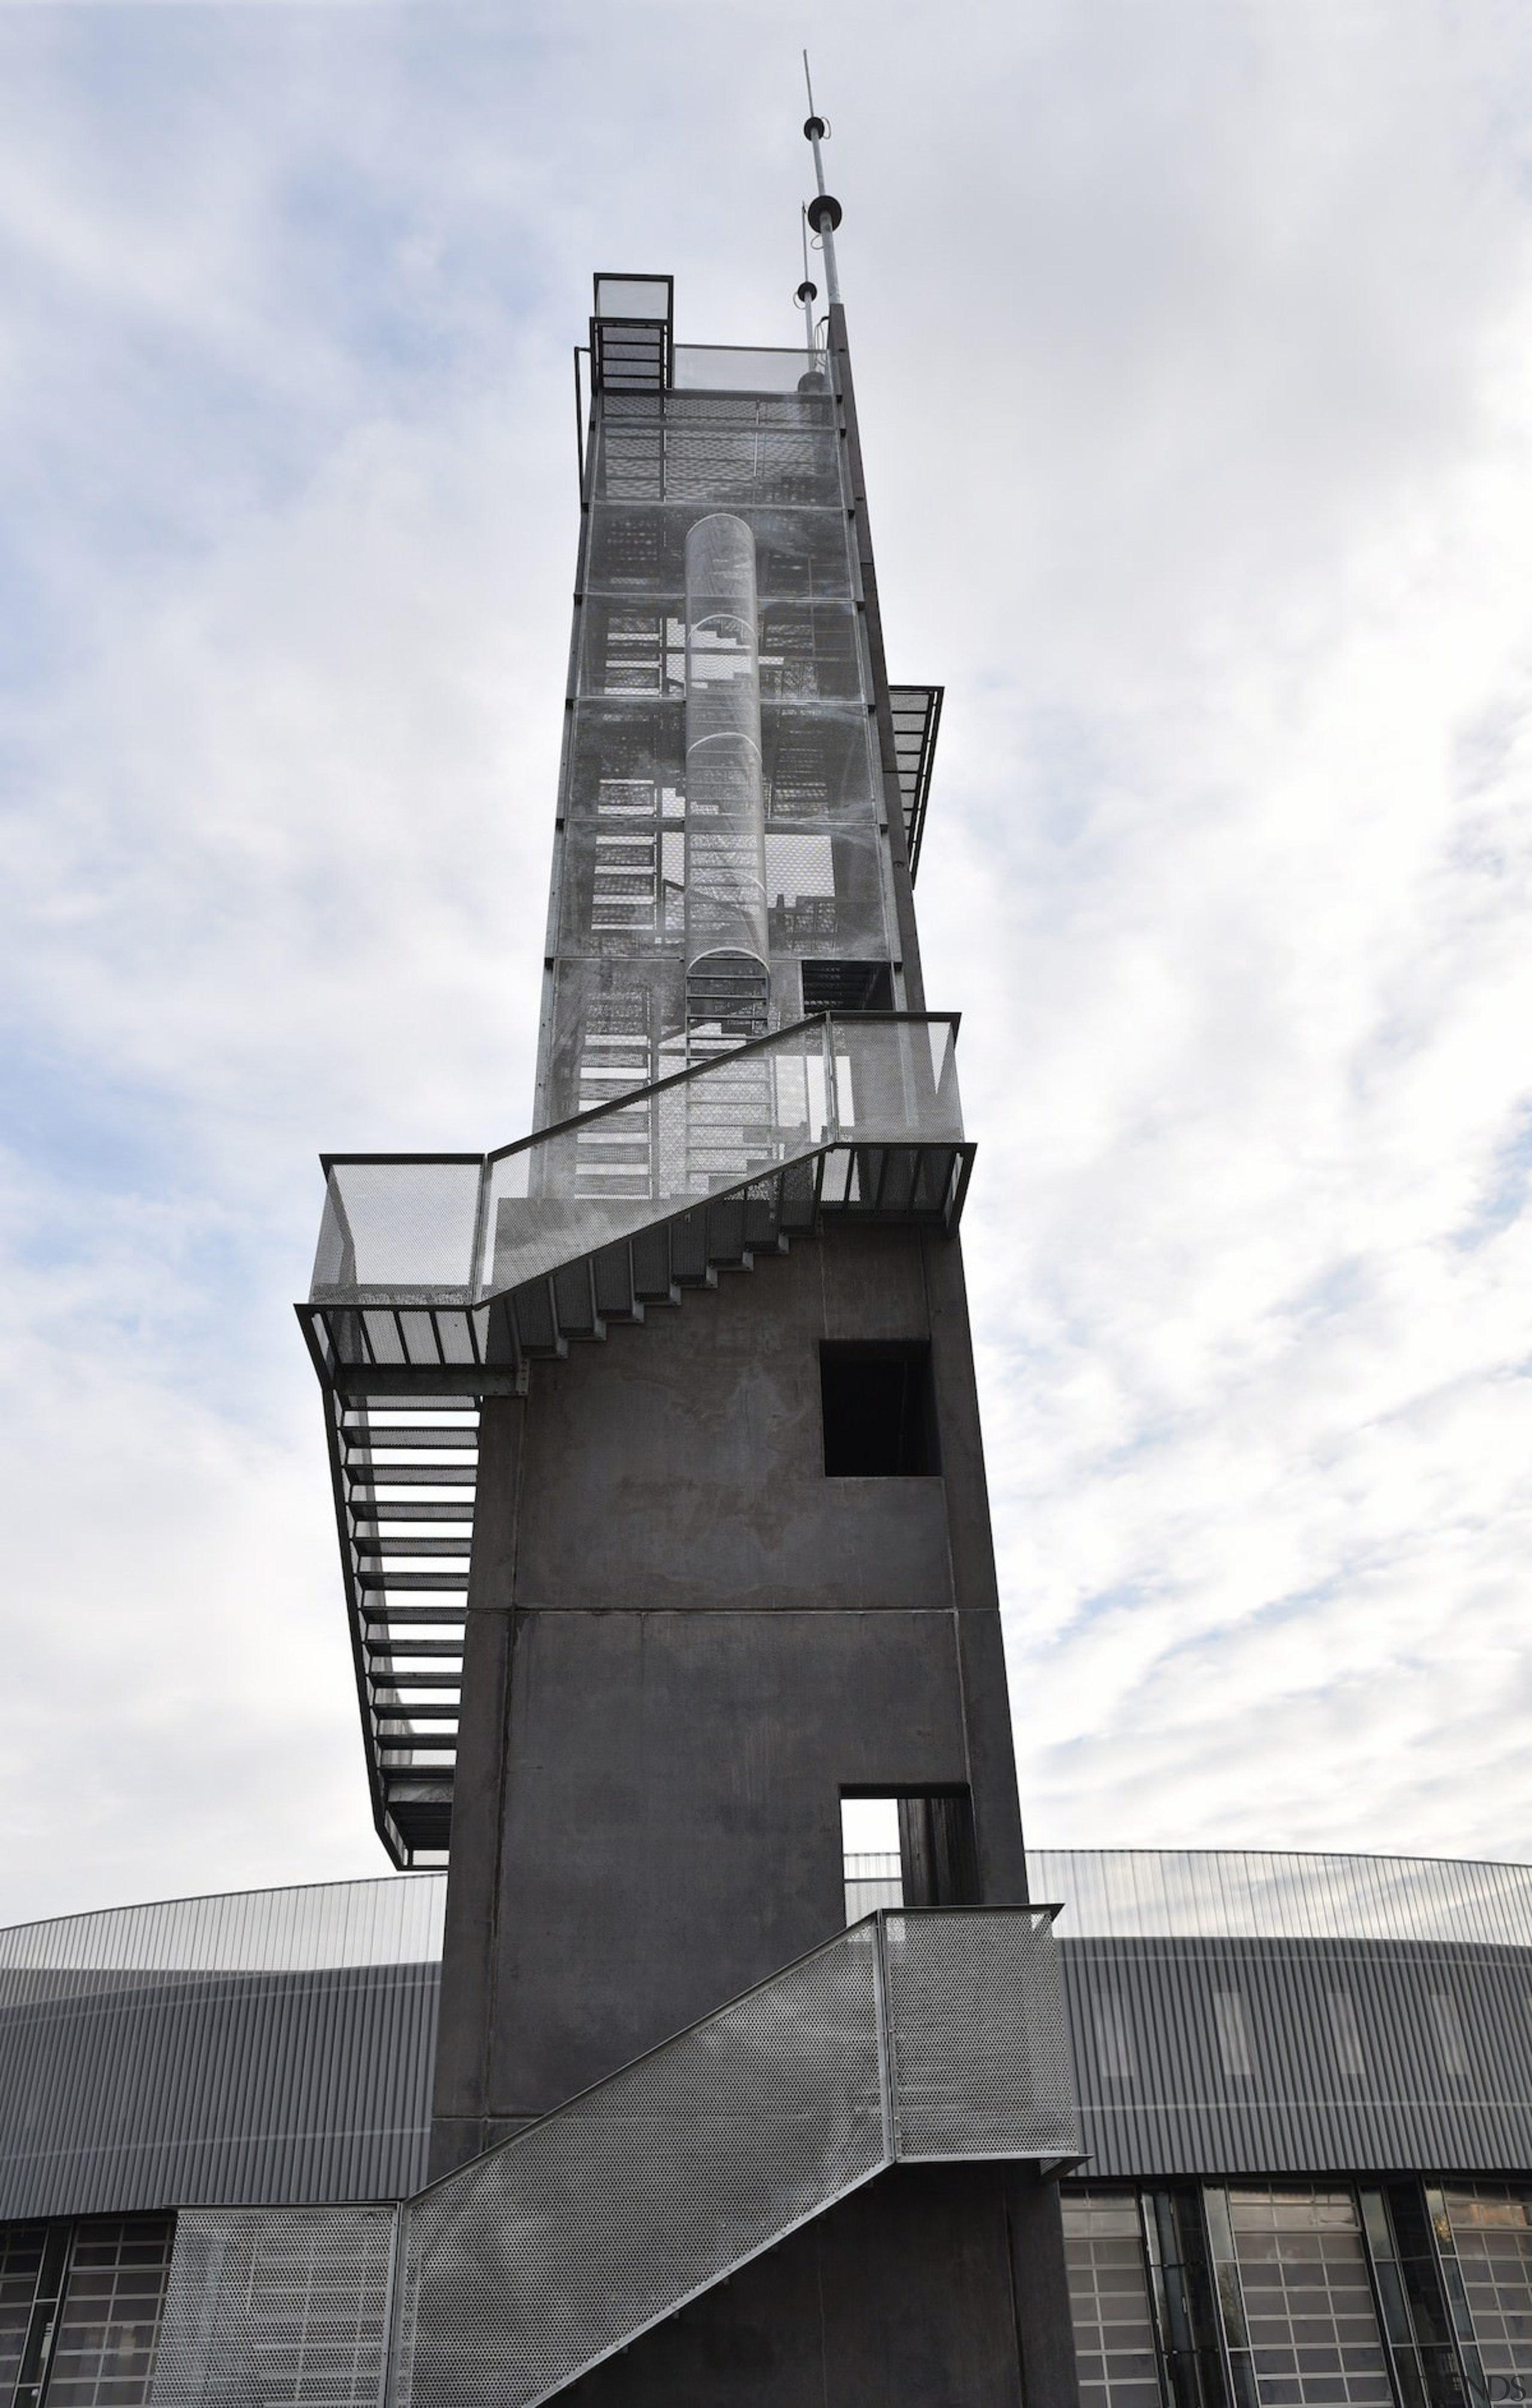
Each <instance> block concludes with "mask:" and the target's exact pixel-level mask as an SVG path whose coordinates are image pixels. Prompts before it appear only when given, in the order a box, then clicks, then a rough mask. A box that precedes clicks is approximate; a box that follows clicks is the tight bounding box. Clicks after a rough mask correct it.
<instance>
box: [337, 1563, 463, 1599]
mask: <svg viewBox="0 0 1532 2408" xmlns="http://www.w3.org/2000/svg"><path fill="white" fill-rule="evenodd" d="M357 1579H358V1580H359V1581H360V1583H361V1584H362V1586H363V1587H364V1588H388V1589H397V1590H399V1592H400V1593H401V1595H402V1594H404V1593H405V1592H406V1591H408V1590H409V1589H422V1590H423V1589H438V1588H460V1589H461V1588H466V1587H467V1585H468V1574H467V1571H466V1569H465V1570H462V1571H460V1572H376V1571H366V1570H363V1571H360V1572H358V1574H357Z"/></svg>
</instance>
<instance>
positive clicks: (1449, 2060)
mask: <svg viewBox="0 0 1532 2408" xmlns="http://www.w3.org/2000/svg"><path fill="white" fill-rule="evenodd" d="M1431 2021H1432V2022H1433V2023H1434V2024H1435V2026H1436V2028H1437V2046H1438V2047H1439V2049H1440V2051H1441V2064H1442V2071H1444V2072H1445V2073H1447V2074H1449V2075H1451V2076H1453V2078H1456V2077H1458V2076H1460V2075H1462V2074H1465V2073H1467V2071H1468V2043H1467V2042H1465V2040H1464V2038H1463V2020H1462V2017H1461V2016H1460V2015H1459V2014H1458V2012H1457V2000H1455V1999H1454V1998H1453V1994H1452V1992H1451V1991H1450V1990H1433V1991H1432V1993H1431Z"/></svg>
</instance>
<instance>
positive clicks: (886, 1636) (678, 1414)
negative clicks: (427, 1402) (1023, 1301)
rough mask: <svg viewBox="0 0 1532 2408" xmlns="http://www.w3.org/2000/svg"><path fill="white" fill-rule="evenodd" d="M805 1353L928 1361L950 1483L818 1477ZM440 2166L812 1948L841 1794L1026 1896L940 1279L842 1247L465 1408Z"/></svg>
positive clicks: (952, 1299) (835, 1237)
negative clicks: (926, 1810)
mask: <svg viewBox="0 0 1532 2408" xmlns="http://www.w3.org/2000/svg"><path fill="white" fill-rule="evenodd" d="M822 1339H861V1340H866V1339H904V1340H929V1342H930V1344H931V1347H932V1363H933V1377H934V1384H935V1391H936V1396H937V1411H938V1423H939V1436H940V1443H941V1451H942V1453H941V1460H942V1466H943V1469H942V1472H941V1474H940V1475H939V1476H934V1477H923V1478H912V1479H867V1480H843V1479H835V1480H832V1479H827V1478H826V1477H825V1475H824V1472H823V1451H822V1450H823V1440H822V1428H821V1416H820V1390H819V1346H820V1342H821V1340H822ZM481 1444H482V1449H483V1454H482V1469H481V1473H480V1507H479V1525H478V1533H477V1537H476V1542H475V1544H476V1553H475V1558H474V1564H473V1570H472V1581H471V1586H470V1593H469V1632H468V1641H467V1655H466V1662H465V1708H464V1726H463V1736H462V1743H461V1748H460V1754H459V1763H458V1777H457V1800H458V1802H457V1805H456V1808H455V1810H454V1816H455V1819H454V1825H453V1838H452V1868H451V1875H450V1880H449V1900H448V1929H447V1950H446V1959H445V1973H444V2012H443V2030H442V2042H441V2048H440V2054H439V2057H438V2070H437V2100H436V2115H437V2152H436V2157H435V2159H434V2162H435V2163H436V2165H437V2167H438V2168H444V2167H446V2166H447V2165H449V2164H451V2163H455V2162H457V2161H458V2160H459V2159H460V2158H461V2157H463V2156H464V2155H467V2154H471V2153H472V2151H473V2150H474V2149H475V2148H477V2147H480V2146H482V2145H484V2143H486V2142H487V2141H488V2140H490V2139H492V2138H494V2137H496V2136H497V2135H498V2134H499V2133H500V2132H502V2131H503V2130H505V2129H507V2128H509V2127H510V2126H512V2125H513V2124H514V2123H515V2122H516V2121H518V2120H520V2119H522V2118H523V2117H526V2116H528V2115H533V2114H540V2113H544V2112H546V2111H547V2110H548V2109H549V2108H551V2107H552V2106H555V2105H557V2104H558V2102H559V2101H560V2100H562V2099H565V2098H566V2097H568V2096H569V2095H570V2094H571V2093H573V2092H574V2091H576V2090H578V2089H580V2088H583V2087H584V2086H585V2085H588V2084H589V2083H591V2082H593V2081H595V2080H598V2079H599V2078H600V2077H601V2076H602V2075H603V2074H605V2073H607V2072H609V2071H612V2070H613V2069H614V2068H615V2067H616V2066H618V2065H620V2064H622V2063H623V2062H624V2061H625V2060H626V2059H627V2058H629V2057H634V2056H636V2055H637V2054H638V2053H639V2052H640V2051H642V2050H643V2049H646V2048H648V2047H650V2046H651V2045H652V2044H653V2043H654V2042H657V2041H660V2040H662V2039H664V2038H665V2037H666V2035H667V2034H668V2033H670V2032H671V2031H674V2030H676V2029H678V2028H680V2026H682V2025H683V2024H686V2023H690V2022H692V2021H693V2020H694V2018H695V2017H697V2016H698V2015H700V2014H705V2013H707V2012H708V2011H709V2009H711V2008H712V2007H715V2006H717V2005H719V2004H721V2003H722V2002H723V2000H725V1999H727V1998H729V1997H731V1996H733V1995H734V1994H735V1993H736V1992H737V1991H738V1990H741V1989H744V1988H746V1987H748V1986H749V1985H752V1983H755V1982H757V1981H760V1980H763V1979H764V1978H765V1977H766V1975H768V1974H769V1973H771V1972H773V1971H776V1970H777V1969H778V1968H779V1967H780V1966H781V1965H782V1964H784V1963H786V1962H788V1961H789V1960H790V1959H791V1958H792V1957H795V1956H797V1955H799V1954H801V1953H802V1951H803V1950H805V1949H807V1948H809V1947H812V1946H813V1945H815V1944H816V1943H817V1942H819V1941H821V1940H823V1939H825V1938H827V1937H828V1936H829V1934H830V1933H831V1932H833V1931H834V1930H835V1929H837V1928H838V1926H839V1924H840V1922H841V1921H842V1920H843V1912H842V1903H841V1865H840V1853H841V1842H840V1828H839V1798H840V1790H841V1787H842V1785H867V1786H887V1787H888V1788H890V1789H892V1788H894V1787H896V1786H898V1785H909V1786H921V1785H932V1786H936V1785H947V1784H952V1783H966V1784H970V1785H971V1786H972V1790H973V1797H974V1806H975V1814H976V1822H977V1830H978V1842H979V1851H980V1860H981V1880H982V1887H983V1894H984V1896H985V1897H986V1899H990V1900H991V1901H992V1902H1004V1901H1005V1900H1007V1899H1009V1900H1015V1899H1020V1898H1022V1897H1024V1894H1025V1892H1024V1860H1023V1857H1022V1852H1021V1833H1020V1825H1019V1819H1018V1814H1017V1808H1016V1799H1015V1788H1014V1774H1013V1768H1012V1762H1011V1754H1010V1739H1009V1713H1008V1709H1007V1701H1006V1694H1005V1673H1004V1662H1003V1657H1002V1655H1001V1650H1000V1637H999V1621H998V1614H997V1612H996V1610H995V1589H994V1568H993V1561H992V1558H991V1555H990V1549H989V1541H988V1514H987V1505H986V1501H985V1498H984V1494H983V1485H982V1479H983V1475H982V1464H981V1455H980V1449H979V1438H978V1416H977V1406H976V1403H975V1400H974V1396H973V1387H972V1375H971V1363H970V1357H969V1349H968V1340H967V1325H966V1311H965V1309H964V1306H963V1299H962V1291H961V1268H960V1265H959V1263H958V1259H957V1255H956V1250H955V1248H954V1247H953V1246H952V1245H951V1244H950V1243H949V1242H947V1241H945V1240H941V1239H939V1238H936V1237H932V1236H930V1235H928V1234H926V1233H923V1232H922V1231H920V1230H917V1229H913V1228H902V1227H882V1228H876V1227H874V1228H855V1227H844V1226H841V1227H834V1226H832V1227H830V1228H827V1229H826V1230H825V1231H824V1232H823V1234H822V1235H821V1236H819V1237H817V1238H814V1239H810V1240H795V1244H794V1247H793V1251H792V1253H791V1254H788V1255H786V1256H773V1257H769V1258H766V1259H765V1260H763V1261H762V1262H761V1263H759V1264H758V1265H757V1268H756V1269H755V1270H754V1271H753V1272H750V1273H743V1272H732V1273H731V1272H724V1273H722V1274H721V1275H720V1281H719V1285H718V1288H717V1290H716V1291H714V1292H706V1291H705V1292H702V1293H697V1294H688V1295H687V1296H686V1297H685V1298H684V1299H683V1301H682V1303H681V1305H680V1307H679V1308H678V1309H674V1310H671V1311H669V1312H660V1313H656V1314H653V1315H651V1319H650V1321H649V1322H648V1323H647V1324H646V1325H644V1326H641V1327H633V1328H622V1329H616V1330H614V1331H613V1332H612V1334H611V1336H610V1337H609V1339H608V1340H606V1341H605V1343H603V1344H596V1345H586V1346H583V1347H579V1348H576V1349H573V1350H572V1351H571V1354H570V1355H569V1358H568V1360H567V1361H566V1362H563V1363H557V1364H551V1365H538V1366H537V1369H536V1370H535V1371H534V1374H533V1383H532V1390H531V1394H530V1395H529V1397H528V1398H526V1399H525V1400H524V1401H518V1400H505V1401H503V1402H497V1403H494V1404H491V1405H490V1406H489V1407H488V1408H487V1409H486V1412H485V1416H484V1425H483V1430H482V1438H481Z"/></svg>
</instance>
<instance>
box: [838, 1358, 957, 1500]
mask: <svg viewBox="0 0 1532 2408" xmlns="http://www.w3.org/2000/svg"><path fill="white" fill-rule="evenodd" d="M819 1373H820V1398H821V1403H822V1405H823V1416H824V1470H825V1474H826V1477H828V1478H831V1479H863V1480H866V1479H900V1478H904V1479H909V1478H911V1477H918V1476H920V1475H921V1474H923V1473H930V1472H935V1471H938V1470H939V1469H940V1468H941V1465H940V1459H939V1455H938V1446H937V1426H936V1413H935V1411H934V1409H933V1405H932V1398H931V1350H930V1348H929V1346H926V1345H924V1344H920V1345H904V1344H885V1345H871V1344H868V1345H855V1344H846V1345H842V1344H835V1343H829V1342H826V1343H825V1344H823V1345H822V1346H821V1348H820V1350H819Z"/></svg>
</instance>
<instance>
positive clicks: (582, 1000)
mask: <svg viewBox="0 0 1532 2408" xmlns="http://www.w3.org/2000/svg"><path fill="white" fill-rule="evenodd" d="M676 361H677V368H676V375H677V389H675V390H672V391H669V392H664V391H660V390H657V389H656V390H652V391H650V392H647V393H640V392H637V391H630V392H613V391H611V390H609V389H608V390H606V391H604V392H602V393H600V394H598V395H597V396H596V403H595V414H594V423H593V429H592V471H591V480H590V487H589V509H588V517H587V523H586V528H585V534H584V541H583V545H582V554H581V565H580V594H579V597H578V609H577V626H576V638H575V644H574V647H573V654H572V657H573V662H574V674H573V680H572V685H571V693H570V701H571V704H572V706H573V715H572V721H571V729H570V741H569V743H568V745H567V746H566V755H565V763H564V771H563V779H562V796H561V803H560V811H559V832H558V836H557V838H556V840H555V854H554V870H553V909H552V913H551V925H552V939H551V944H552V957H553V974H552V979H551V996H550V1002H551V1010H550V1011H549V1012H548V1014H547V1016H546V1020H545V1026H544V1038H543V1052H542V1055H541V1061H540V1066H539V1073H538V1115H537V1116H538V1118H539V1120H540V1121H542V1122H543V1123H544V1124H545V1125H546V1124H549V1123H554V1122H557V1121H560V1120H562V1119H565V1118H566V1117H568V1116H569V1115H570V1114H572V1113H574V1112H575V1111H579V1110H580V1108H581V1106H582V1104H583V1103H585V1102H586V1101H587V1100H588V1099H589V1088H590V1084H591V1081H592V1078H593V1076H594V1073H595V1072H596V1070H597V1069H599V1070H600V1071H601V1072H602V1073H604V1074H606V1075H607V1076H608V1077H610V1075H611V1073H612V1072H613V1071H614V1070H615V1069H616V1068H618V1067H619V1065H618V1063H617V1061H616V1059H615V1057H614V1056H613V1054H611V1052H610V1050H609V1048H608V1047H607V1046H606V1045H605V1043H604V1042H603V1039H604V1037H605V1035H606V1033H607V1029H608V1026H609V1023H610V1020H611V1016H612V1014H613V1011H614V1010H619V1009H621V1004H622V1001H623V999H624V998H626V999H628V1000H629V1001H630V1002H631V1003H632V1004H633V1005H634V1006H637V1004H639V1003H641V1004H642V1007H643V1016H644V1023H645V1029H644V1033H645V1036H646V1038H647V1040H648V1047H649V1051H648V1054H647V1057H646V1058H645V1059H643V1060H642V1061H639V1060H638V1059H637V1058H635V1054H634V1052H633V1051H632V1050H631V1049H630V1051H629V1052H628V1053H627V1054H624V1057H623V1061H622V1064H621V1066H620V1067H621V1068H622V1069H623V1071H624V1072H625V1073H626V1083H627V1084H628V1085H629V1086H637V1085H641V1084H642V1083H644V1080H645V1076H646V1074H647V1077H648V1078H651V1079H652V1078H654V1077H656V1076H657V1075H660V1074H661V1073H662V1072H663V1071H664V1070H665V1069H666V1068H670V1067H672V1062H671V1058H670V1049H671V1048H672V1047H673V1046H675V1045H677V1044H680V1046H681V1047H682V1048H683V1058H690V1059H693V1060H695V1059H697V1058H699V1057H700V1056H702V1055H705V1054H709V1053H712V1052H717V1051H721V1050H723V1048H724V1047H726V1046H728V1045H731V1044H737V1043H739V1042H740V1041H741V1040H742V1039H748V1038H751V1037H753V1036H755V1035H758V1034H761V1033H762V1032H764V1031H765V1030H766V1028H767V1027H770V1026H780V1025H783V1024H784V1023H788V1022H791V1021H793V1020H794V1019H795V1018H796V1017H797V1015H798V1012H799V1011H800V1009H801V1003H800V996H799V988H798V982H797V978H796V974H795V959H796V957H797V956H799V955H801V954H803V953H809V954H813V955H817V956H824V955H826V954H830V955H833V954H837V953H842V954H845V955H846V956H847V957H849V958H853V959H859V960H869V959H870V960H874V961H877V960H881V961H883V962H886V963H887V964H888V965H889V968H890V974H891V978H892V977H893V976H894V974H895V960H896V955H897V947H896V945H895V936H894V930H895V916H894V910H893V902H892V891H893V890H892V877H893V872H892V867H891V860H890V855H889V851H888V833H887V829H886V826H885V825H884V821H885V818H886V815H887V808H888V806H887V801H886V798H885V796H884V793H883V781H882V779H881V775H880V773H879V772H878V769H877V765H876V760H875V744H874V742H873V740H872V739H873V738H874V737H875V722H874V720H873V716H872V714H873V707H874V703H875V700H876V696H875V694H874V689H873V681H872V673H871V667H870V660H869V656H868V652H867V648H866V642H865V640H864V634H863V627H862V623H861V618H860V611H859V605H860V601H861V583H860V571H859V567H858V562H857V557H856V552H855V546H854V542H853V540H852V528H851V523H850V521H849V520H848V515H847V505H848V502H849V501H850V499H851V496H850V495H849V493H848V491H847V490H846V488H845V485H844V472H843V461H842V453H843V451H844V446H843V444H842V443H841V440H840V433H839V405H838V400H837V397H836V396H835V394H833V393H831V392H830V391H829V390H828V389H827V388H821V389H819V390H815V391H807V390H806V391H802V392H800V390H799V387H800V385H801V384H802V383H803V380H804V377H805V365H804V354H803V353H801V352H794V353H784V354H774V353H769V352H749V351H739V352H735V353H728V352H722V351H719V352H699V351H678V353H677V355H676ZM686 373H690V374H691V375H692V376H693V377H694V380H695V381H694V383H693V384H691V385H688V384H687V383H686V381H685V374H686ZM721 378H722V379H723V380H725V381H724V382H723V383H720V381H719V380H720V379H721ZM752 379H753V380H756V381H754V382H752V381H750V380H752ZM896 999H897V995H896V993H895V1000H896Z"/></svg>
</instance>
